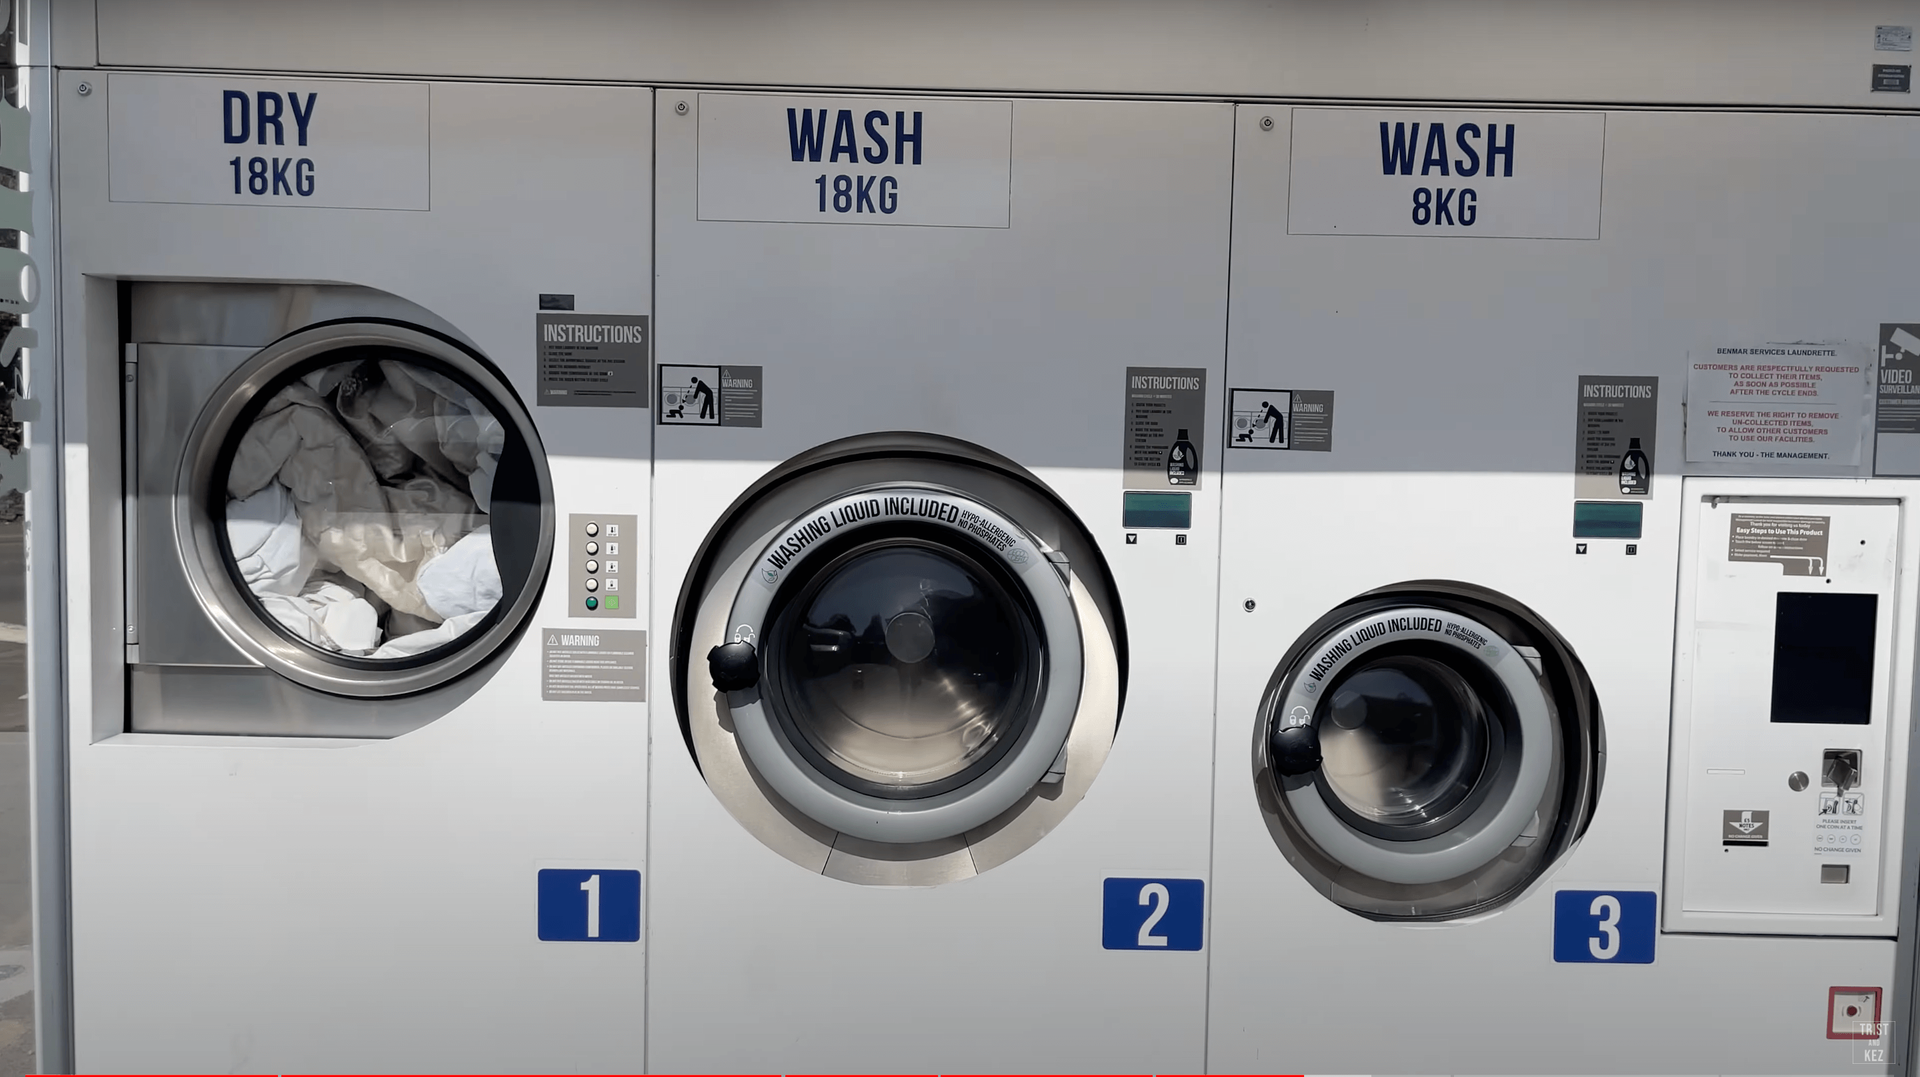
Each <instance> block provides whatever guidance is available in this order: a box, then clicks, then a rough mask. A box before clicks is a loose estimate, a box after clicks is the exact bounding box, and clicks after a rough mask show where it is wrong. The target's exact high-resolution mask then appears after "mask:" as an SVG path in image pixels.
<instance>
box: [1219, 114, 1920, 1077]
mask: <svg viewBox="0 0 1920 1077" xmlns="http://www.w3.org/2000/svg"><path fill="white" fill-rule="evenodd" d="M1268 116H1270V117H1273V119H1274V121H1275V122H1274V125H1273V129H1272V130H1266V129H1263V126H1262V123H1261V120H1262V118H1263V117H1268ZM1287 120H1288V112H1287V110H1285V109H1272V108H1262V107H1258V106H1244V107H1242V108H1240V109H1239V120H1238V123H1237V130H1238V138H1237V142H1236V156H1235V212H1234V224H1235V233H1234V245H1233V259H1234V267H1233V300H1232V324H1231V330H1230V336H1229V365H1228V371H1229V374H1228V381H1229V387H1234V386H1243V387H1261V388H1299V389H1325V390H1333V391H1335V392H1336V394H1337V397H1336V399H1337V406H1336V409H1335V420H1334V434H1333V437H1334V445H1333V451H1332V452H1330V453H1292V452H1289V453H1274V452H1258V453H1256V452H1244V451H1236V450H1228V452H1227V460H1226V477H1225V480H1224V485H1225V494H1224V507H1223V513H1222V534H1223V539H1222V568H1221V603H1220V625H1221V629H1220V630H1221V644H1220V646H1221V657H1220V677H1219V697H1218V702H1217V708H1218V715H1219V718H1218V723H1217V725H1218V758H1219V760H1220V763H1219V777H1218V786H1217V791H1216V804H1217V812H1216V822H1215V826H1216V830H1215V844H1214V848H1215V854H1214V899H1213V909H1212V914H1213V921H1212V931H1213V938H1214V939H1215V940H1216V943H1215V948H1214V950H1213V956H1212V959H1211V971H1210V988H1209V999H1210V1005H1209V1063H1208V1064H1209V1067H1210V1068H1212V1069H1215V1070H1222V1071H1237V1070H1249V1069H1261V1068H1270V1067H1274V1066H1283V1067H1287V1068H1289V1069H1304V1070H1307V1071H1313V1070H1320V1071H1340V1072H1353V1071H1359V1072H1369V1071H1370V1072H1434V1071H1440V1072H1497V1071H1504V1070H1513V1069H1516V1068H1521V1069H1527V1070H1531V1071H1536V1072H1539V1071H1548V1072H1550V1071H1569V1072H1602V1071H1605V1072H1636V1071H1653V1072H1674V1071H1701V1072H1733V1071H1739V1072H1750V1073H1761V1072H1830V1071H1834V1070H1837V1069H1838V1068H1839V1067H1841V1066H1848V1065H1851V1058H1850V1055H1849V1054H1848V1052H1847V1045H1846V1044H1845V1043H1842V1042H1839V1041H1828V1040H1826V1039H1825V1038H1824V1033H1823V1031H1822V1029H1823V1028H1824V1020H1825V1013H1826V992H1827V989H1828V988H1829V987H1830V986H1835V985H1881V986H1886V987H1891V986H1892V983H1891V980H1892V977H1893V975H1894V944H1893V942H1891V941H1890V940H1856V939H1827V940H1821V939H1786V938H1779V939H1766V938H1720V937H1702V936H1689V935H1661V936H1660V937H1659V938H1658V940H1657V950H1656V958H1655V962H1654V963H1653V964H1651V965H1636V966H1630V967H1606V966H1596V965H1579V964H1555V963H1554V962H1553V960H1552V927H1553V924H1552V921H1553V899H1552V892H1553V891H1554V890H1558V889H1598V888H1605V889H1624V890H1637V891H1653V892H1659V891H1660V890H1661V883H1662V867H1663V864H1662V846H1663V838H1664V835H1665V817H1666V780H1665V779H1666V765H1667V758H1668V746H1669V715H1670V706H1669V701H1670V697H1669V687H1670V680H1669V671H1670V669H1671V665H1670V658H1669V655H1670V654H1671V653H1672V646H1673V623H1674V622H1673V618H1674V596H1675V587H1676V572H1677V569H1678V561H1679V557H1680V550H1679V536H1680V516H1681V505H1682V499H1681V496H1680V495H1681V490H1680V481H1679V478H1678V475H1677V472H1678V469H1679V467H1680V463H1679V461H1680V451H1679V447H1680V434H1681V430H1680V419H1681V409H1680V399H1679V398H1680V393H1681V388H1682V383H1683V380H1684V373H1685V359H1686V353H1687V349H1688V348H1689V347H1690V346H1692V345H1693V344H1694V342H1696V341H1698V340H1701V339H1713V338H1716V337H1718V338H1722V339H1736V338H1746V339H1785V340H1799V339H1849V338H1851V339H1865V338H1866V337H1867V335H1868V334H1870V333H1872V332H1875V331H1876V329H1877V324H1878V322H1879V321H1881V320H1882V319H1883V318H1884V317H1885V315H1886V312H1887V311H1889V310H1897V309H1904V308H1903V306H1902V304H1905V303H1907V302H1909V301H1910V297H1909V296H1908V294H1907V293H1906V290H1905V289H1904V287H1903V286H1902V285H1901V284H1899V283H1898V282H1899V280H1900V277H1901V273H1900V272H1899V270H1898V268H1897V267H1898V266H1900V265H1901V264H1902V259H1903V258H1904V255H1903V253H1902V252H1903V251H1904V250H1905V249H1906V248H1907V247H1909V246H1910V245H1911V244H1912V243H1914V242H1915V241H1916V240H1920V225H1916V223H1915V222H1914V221H1913V220H1912V219H1910V218H1907V217H1905V216H1903V215H1902V213H1901V212H1899V211H1898V209H1897V207H1898V205H1899V204H1900V202H1901V201H1902V196H1901V195H1900V193H1899V192H1900V189H1901V184H1900V181H1899V180H1898V179H1897V178H1896V177H1897V175H1898V172H1897V171H1896V170H1894V169H1892V168H1889V169H1888V170H1887V171H1884V172H1879V171H1871V170H1863V169H1851V168H1840V169H1836V168H1833V167H1829V164H1830V162H1833V161H1840V160H1846V159H1850V158H1855V157H1859V156H1861V155H1872V156H1874V157H1876V159H1892V160H1905V161H1911V160H1913V158H1914V156H1915V154H1916V150H1920V129H1916V128H1915V127H1914V126H1913V125H1912V124H1911V123H1910V122H1909V121H1905V120H1900V119H1893V118H1874V117H1840V116H1793V115H1739V114H1728V115H1714V114H1700V113H1632V112H1612V113H1609V114H1608V116H1607V132H1606V137H1607V146H1606V160H1605V169H1606V172H1605V176H1604V185H1603V197H1604V204H1603V212H1602V217H1601V233H1600V238H1599V240H1598V241H1590V242H1561V241H1538V242H1535V241H1525V240H1501V241H1498V242H1475V241H1472V240H1468V239H1453V238H1412V237H1406V238H1402V237H1391V238H1367V237H1334V236H1325V237H1323V236H1289V235H1287V234H1286V229H1285V207H1286V199H1287V166H1288V153H1287V130H1288V123H1287ZM1840 267H1845V269H1844V271H1843V270H1842V269H1841V268H1840ZM1581 374H1621V375H1641V376H1645V375H1655V376H1658V377H1659V378H1660V389H1661V394H1660V397H1661V398H1660V403H1659V438H1658V444H1659V451H1658V454H1657V459H1656V460H1655V469H1656V474H1655V476H1654V479H1653V485H1652V497H1651V498H1650V500H1648V501H1647V503H1646V518H1645V534H1644V536H1643V537H1642V539H1641V540H1639V541H1638V542H1636V543H1635V544H1634V545H1635V547H1636V552H1635V553H1634V555H1633V556H1628V555H1627V553H1626V549H1625V546H1626V543H1625V542H1623V541H1617V540H1609V541H1591V540H1590V541H1589V542H1588V551H1589V552H1587V553H1586V554H1584V555H1582V554H1578V553H1576V552H1575V550H1576V545H1575V540H1574V539H1573V537H1572V535H1571V530H1572V529H1571V526H1570V525H1571V523H1572V510H1573V505H1572V502H1573V499H1574V482H1573V477H1572V472H1573V467H1574V448H1575V446H1574V440H1575V439H1574V432H1575V431H1574V423H1575V411H1576V391H1577V378H1578V376H1579V375H1581ZM1863 492H1864V488H1863ZM1432 577H1441V578H1451V579H1460V580H1466V581H1470V582H1473V583H1477V584H1481V585H1484V586H1487V587H1492V588H1495V589H1497V590H1500V591H1502V592H1505V593H1506V594H1509V595H1511V596H1512V597H1514V598H1515V599H1517V600H1519V601H1521V602H1523V603H1525V604H1527V605H1529V606H1530V607H1532V608H1533V609H1534V610H1535V611H1537V612H1538V613H1540V614H1541V615H1542V616H1543V617H1545V618H1546V620H1547V621H1548V622H1549V623H1551V624H1552V625H1554V627H1555V628H1557V629H1558V630H1559V631H1560V632H1561V633H1562V634H1563V635H1564V636H1565V637H1566V639H1567V641H1568V642H1569V643H1570V644H1571V646H1572V647H1573V649H1574V651H1575V652H1576V653H1578V654H1579V656H1580V657H1581V659H1582V660H1583V661H1584V663H1585V664H1586V667H1587V670H1588V672H1589V673H1590V674H1591V676H1592V678H1593V682H1594V686H1595V688H1596V690H1597V692H1598V695H1599V700H1600V705H1601V709H1602V713H1603V716H1604V721H1605V729H1606V743H1607V767H1606V774H1605V781H1604V784H1603V786H1602V789H1601V792H1600V798H1599V803H1598V807H1597V812H1596V814H1595V816H1594V818H1593V822H1592V825H1591V827H1590V829H1589V830H1588V832H1587V834H1586V836H1585V837H1584V839H1583V840H1582V842H1581V844H1580V845H1579V846H1578V847H1576V848H1575V849H1574V851H1573V852H1572V853H1571V854H1570V855H1568V856H1567V857H1566V858H1565V859H1564V861H1563V862H1562V864H1561V865H1560V866H1559V867H1558V868H1557V869H1556V870H1554V871H1553V872H1551V873H1550V874H1549V875H1548V877H1547V878H1546V880H1545V881H1544V883H1543V884H1542V885H1541V886H1540V887H1539V888H1538V889H1536V890H1535V891H1534V892H1533V893H1531V894H1529V895H1526V896H1524V897H1522V898H1521V899H1519V900H1518V901H1517V902H1516V903H1515V904H1513V905H1511V906H1510V907H1509V908H1507V909H1506V910H1505V911H1503V912H1499V913H1495V914H1493V915H1489V916H1485V917H1481V918H1479V919H1477V920H1474V921H1472V922H1460V923H1451V924H1443V925H1437V926H1430V925H1421V926H1415V925H1405V924H1385V923H1377V922H1372V921H1368V920H1364V919H1362V918H1360V917H1357V916H1354V915H1353V914H1351V913H1348V912H1346V911H1344V910H1342V909H1340V908H1339V907H1337V906H1335V905H1334V904H1333V903H1332V902H1330V901H1328V900H1326V899H1325V898H1324V897H1322V896H1321V895H1320V894H1319V893H1317V892H1315V891H1314V890H1312V889H1310V888H1309V887H1308V885H1307V883H1306V882H1305V880H1303V879H1302V878H1301V876H1300V875H1299V873H1297V872H1296V871H1294V870H1293V868H1292V867H1290V866H1289V865H1288V864H1287V862H1286V861H1285V860H1284V859H1283V858H1282V856H1281V854H1280V852H1279V850H1278V849H1277V848H1276V847H1275V844H1274V842H1273V840H1272V839H1271V837H1270V836H1269V835H1268V833H1267V831H1266V828H1265V826H1264V825H1263V823H1262V819H1261V816H1260V813H1259V810H1258V807H1257V805H1256V803H1255V799H1254V791H1253V774H1252V771H1253V768H1252V764H1251V756H1252V752H1251V749H1252V747H1253V745H1252V740H1253V735H1254V719H1255V709H1256V707H1257V705H1258V702H1259V698H1260V694H1261V691H1262V690H1263V689H1264V687H1265V685H1266V682H1267V678H1268V677H1269V676H1271V675H1272V673H1273V671H1274V668H1275V664H1276V663H1277V662H1278V660H1279V658H1280V654H1281V652H1282V651H1283V650H1284V649H1285V648H1286V647H1287V645H1288V644H1289V643H1291V642H1292V641H1293V640H1294V639H1295V638H1296V637H1297V636H1298V635H1299V634H1300V632H1302V631H1303V630H1304V629H1305V628H1306V627H1307V626H1308V625H1309V624H1310V623H1311V622H1312V621H1313V620H1314V619H1315V618H1317V617H1319V616H1320V615H1321V614H1323V613H1324V612H1326V611H1327V610H1328V609H1330V608H1332V607H1333V606H1334V605H1336V604H1338V603H1339V602H1341V601H1344V600H1346V599H1347V598H1350V597H1352V596H1353V595H1355V594H1358V593H1359V592H1361V591H1364V590H1367V589H1369V588H1373V587H1379V586H1383V585H1387V584H1391V583H1394V582H1396V581H1399V580H1412V579H1421V578H1432ZM1247 599H1255V600H1257V603H1256V609H1255V611H1254V612H1251V613H1249V612H1247V611H1246V610H1245V609H1244V607H1243V602H1244V601H1245V600H1247ZM1905 757H1906V745H1905V741H1904V730H1903V731H1902V732H1901V734H1900V736H1899V738H1898V739H1897V741H1896V743H1895V744H1894V745H1893V750H1892V753H1891V758H1893V759H1896V760H1904V759H1905ZM1891 785H1892V788H1893V790H1894V791H1895V792H1894V794H1893V795H1894V797H1895V801H1894V803H1892V804H1890V805H1889V809H1888V810H1889V813H1890V815H1889V818H1890V819H1898V818H1901V817H1902V807H1901V804H1900V802H1899V799H1898V797H1899V793H1900V791H1901V789H1902V785H1903V782H1902V780H1901V778H1899V777H1898V776H1896V777H1894V778H1893V780H1892V782H1891ZM1898 846H1899V841H1898V838H1897V837H1894V836H1890V837H1889V841H1888V848H1889V850H1892V849H1895V848H1898ZM1888 872H1889V878H1892V877H1895V876H1896V875H1897V871H1896V870H1895V867H1894V865H1892V864H1891V863H1889V865H1888ZM1229 939H1230V940H1232V944H1231V945H1224V944H1222V943H1221V942H1220V940H1229ZM1747 983H1765V984H1767V985H1768V986H1767V990H1765V991H1747V990H1741V989H1738V987H1737V985H1741V984H1747ZM1677 1015H1684V1017H1679V1016H1677ZM1383 1027H1384V1028H1390V1034H1389V1033H1383V1032H1382V1031H1381V1030H1382V1028H1383ZM1702 1029H1726V1030H1735V1029H1737V1030H1738V1031H1737V1032H1734V1031H1729V1032H1727V1033H1726V1034H1724V1035H1721V1034H1702V1033H1701V1031H1700V1030H1702ZM1303 1030H1305V1031H1303Z"/></svg>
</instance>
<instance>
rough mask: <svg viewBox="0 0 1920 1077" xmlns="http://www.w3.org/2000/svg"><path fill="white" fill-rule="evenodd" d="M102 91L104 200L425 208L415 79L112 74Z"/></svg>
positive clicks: (424, 147)
mask: <svg viewBox="0 0 1920 1077" xmlns="http://www.w3.org/2000/svg"><path fill="white" fill-rule="evenodd" d="M106 85H107V131H108V134H107V187H108V191H109V194H108V197H109V198H110V199H111V200H112V201H115V202H176V203H186V204H189V205H200V206H310V207H315V208H324V209H411V210H423V209H427V208H428V205H427V194H428V184H427V174H428V173H427V162H428V145H429V140H428V126H427V116H428V107H427V99H428V91H427V86H426V84H425V83H417V82H327V81H313V82H307V81H301V80H292V79H257V78H203V77H194V76H177V75H132V74H122V73H118V72H116V73H113V74H109V75H107V76H106Z"/></svg>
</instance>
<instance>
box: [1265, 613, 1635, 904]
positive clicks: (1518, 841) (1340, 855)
mask: <svg viewBox="0 0 1920 1077" xmlns="http://www.w3.org/2000/svg"><path fill="white" fill-rule="evenodd" d="M1598 720H1599V719H1598V709H1597V707H1596V706H1595V705H1594V703H1593V695H1592V689H1591V687H1590V685H1589V684H1588V682H1587V679H1586V676H1585V673H1584V671H1582V670H1581V669H1580V667H1579V663H1578V660H1577V659H1576V658H1574V656H1573V654H1572V652H1571V650H1569V649H1568V648H1567V647H1566V646H1565V644H1564V642H1563V641H1561V640H1560V639H1559V637H1558V636H1557V635H1555V634H1553V633H1552V630H1551V629H1549V628H1547V626H1546V625H1545V624H1544V623H1541V622H1540V621H1539V620H1538V618H1537V617H1535V616H1534V615H1532V613H1531V612H1530V611H1526V610H1525V609H1524V607H1519V606H1518V605H1517V604H1514V603H1511V602H1510V601H1508V600H1505V599H1503V598H1499V597H1497V596H1493V595H1491V593H1489V592H1484V591H1480V590H1479V589H1474V588H1468V587H1465V586H1463V585H1444V584H1426V585H1409V586H1407V587H1404V588H1394V589H1387V590H1386V591H1385V592H1383V593H1376V594H1374V595H1370V596H1364V597H1362V598H1361V599H1358V600H1356V601H1355V602H1352V603H1349V604H1347V605H1346V606H1343V607H1342V608H1340V609H1338V610H1335V611H1334V612H1333V613H1332V614H1330V615H1329V616H1328V617H1326V618H1324V619H1322V621H1321V622H1319V623H1318V624H1316V625H1315V626H1314V627H1313V628H1312V629H1310V630H1309V631H1308V633H1307V634H1306V635H1305V636H1304V637H1303V639H1302V641H1301V643H1300V644H1297V645H1296V646H1295V648H1294V649H1293V651H1291V652H1290V653H1289V655H1288V656H1287V659H1286V660H1285V661H1284V662H1283V663H1282V666H1281V668H1280V669H1279V670H1278V671H1277V672H1276V675H1275V679H1274V682H1273V684H1272V685H1271V686H1270V688H1269V690H1268V693H1267V696H1266V699H1265V701H1264V704H1263V709H1262V715H1261V722H1260V729H1261V733H1260V736H1259V747H1258V750H1257V756H1258V758H1257V760H1256V768H1257V769H1258V770H1262V771H1265V772H1266V775H1265V782H1264V784H1265V786H1266V788H1267V791H1268V793H1269V795H1270V796H1271V798H1272V803H1271V807H1272V809H1273V810H1272V812H1271V813H1270V814H1271V816H1272V817H1273V821H1274V822H1275V823H1277V824H1278V831H1279V834H1278V835H1277V836H1282V839H1283V846H1290V848H1289V849H1288V851H1289V853H1290V855H1291V856H1292V858H1293V859H1294V861H1295V864H1296V866H1298V867H1300V868H1301V870H1302V871H1303V873H1305V874H1307V875H1308V877H1309V879H1310V880H1311V881H1313V882H1315V883H1316V885H1318V886H1319V887H1320V888H1321V889H1322V890H1323V891H1324V892H1327V893H1328V894H1329V896H1331V897H1333V898H1334V900H1336V901H1339V902H1341V903H1342V904H1344V905H1347V906H1348V907H1349V908H1352V909H1353V910H1354V911H1356V912H1360V913H1363V914H1365V915H1369V916H1375V917H1378V918H1395V919H1444V918H1452V917H1458V916H1463V915H1468V914H1470V913H1473V912H1478V911H1484V910H1486V909H1489V908H1493V907H1497V906H1499V905H1500V904H1503V903H1504V902H1506V901H1508V900H1510V899H1511V898H1512V897H1513V896H1515V895H1517V894H1518V893H1519V892H1521V891H1522V890H1524V888H1525V887H1526V885H1527V884H1528V883H1529V882H1531V881H1532V880H1533V879H1534V878H1537V877H1538V875H1539V874H1540V873H1541V872H1542V871H1544V870H1545V868H1546V867H1547V866H1548V865H1550V864H1551V863H1552V862H1553V861H1554V860H1555V859H1556V858H1557V857H1558V856H1560V855H1561V854H1562V853H1564V852H1565V850H1566V849H1567V848H1568V847H1569V846H1570V845H1571V843H1572V841H1573V840H1574V839H1576V838H1577V837H1578V835H1579V834H1580V832H1581V831H1582V830H1583V829H1584V827H1585V824H1586V820H1587V817H1588V815H1589V814H1590V812H1591V809H1592V804H1593V800H1594V793H1595V789H1596V788H1597V775H1598V769H1599V762H1598V757H1599V737H1598Z"/></svg>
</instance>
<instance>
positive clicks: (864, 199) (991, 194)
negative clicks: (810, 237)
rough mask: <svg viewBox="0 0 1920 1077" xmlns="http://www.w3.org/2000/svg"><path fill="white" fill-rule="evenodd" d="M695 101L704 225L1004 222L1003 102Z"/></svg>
mask: <svg viewBox="0 0 1920 1077" xmlns="http://www.w3.org/2000/svg"><path fill="white" fill-rule="evenodd" d="M696 99H697V101H698V103H699V108H698V112H699V116H698V118H697V122H698V123H699V125H700V128H699V140H700V150H699V154H700V193H699V198H700V205H699V218H700V219H701V220H703V221H785V222H792V223H800V224H856V225H858V224H868V225H944V226H947V227H958V228H1005V227H1007V206H1008V193H1009V191H1010V189H1011V184H1012V160H1013V150H1012V146H1011V142H1012V137H1013V103H1012V102H1010V101H952V100H938V99H929V98H900V99H893V98H887V99H877V98H847V97H824V96H823V97H773V96H764V95H760V94H714V93H706V94H699V95H697V98H696ZM662 122H663V123H674V122H685V121H683V120H680V119H679V118H678V117H673V118H668V119H665V120H663V121H662Z"/></svg>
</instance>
